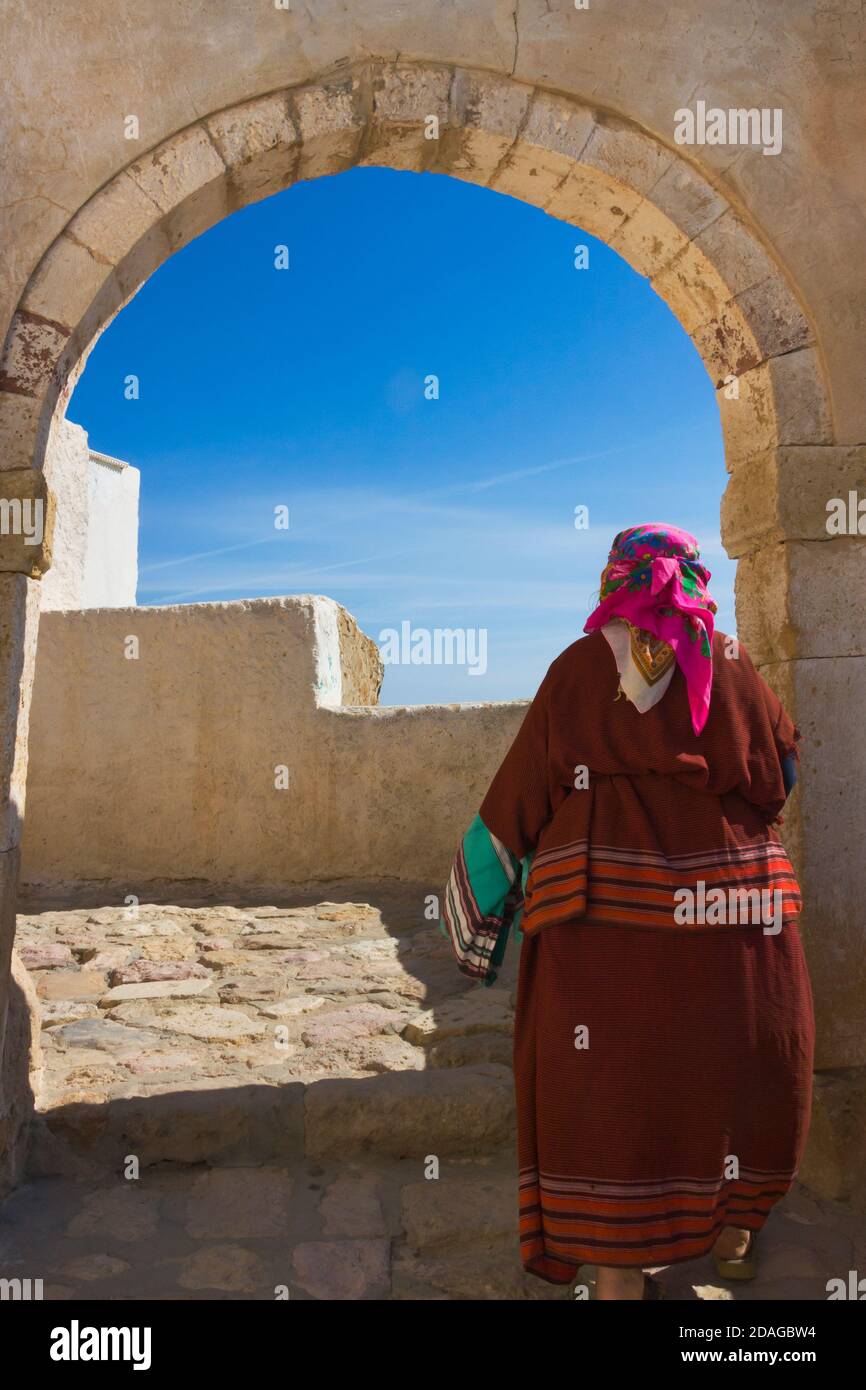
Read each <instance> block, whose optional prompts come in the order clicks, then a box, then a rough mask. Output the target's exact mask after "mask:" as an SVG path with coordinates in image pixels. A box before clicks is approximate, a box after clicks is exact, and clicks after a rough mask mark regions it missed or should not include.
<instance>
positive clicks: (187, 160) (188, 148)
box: [129, 126, 226, 212]
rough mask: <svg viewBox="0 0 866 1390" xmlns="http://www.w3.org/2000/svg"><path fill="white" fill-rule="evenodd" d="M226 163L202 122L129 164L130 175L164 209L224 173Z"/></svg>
mask: <svg viewBox="0 0 866 1390" xmlns="http://www.w3.org/2000/svg"><path fill="white" fill-rule="evenodd" d="M225 172H226V170H225V165H224V163H223V161H222V159H221V158H220V156H219V155H218V154H217V151H216V149H215V148H214V145H213V141H211V140H210V139H209V138H208V135H207V132H206V131H205V130H204V129H203V128H202V127H201V126H192V127H191V128H190V129H188V130H182V131H181V132H180V134H178V135H174V136H172V138H171V139H170V140H166V142H165V144H163V145H160V146H159V148H158V149H155V150H152V151H151V152H150V153H149V154H146V155H143V156H142V158H141V159H137V160H136V161H135V163H134V164H131V165H130V166H129V175H130V178H132V179H133V180H134V182H135V183H136V184H137V185H138V187H139V188H140V189H141V190H142V192H144V193H146V194H147V196H148V198H150V200H151V201H152V202H153V203H155V204H156V206H157V207H158V208H159V209H160V211H161V212H171V211H172V210H173V209H174V208H176V207H178V206H180V204H181V203H183V202H185V201H186V199H187V198H191V197H192V196H193V194H196V193H199V192H200V191H201V190H202V189H204V188H207V186H208V185H209V184H211V183H213V182H215V181H219V180H222V179H223V178H224V177H225Z"/></svg>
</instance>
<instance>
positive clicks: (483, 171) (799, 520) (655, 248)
mask: <svg viewBox="0 0 866 1390" xmlns="http://www.w3.org/2000/svg"><path fill="white" fill-rule="evenodd" d="M357 164H361V165H363V164H371V165H386V166H390V167H393V168H398V169H409V170H418V171H424V170H426V171H431V172H438V173H444V174H450V175H453V176H455V177H458V178H465V179H469V180H472V181H474V182H477V183H480V184H483V185H485V186H487V187H489V188H491V189H494V190H496V191H500V192H503V193H506V194H510V195H512V196H514V197H518V198H521V199H523V200H525V201H527V202H530V203H533V204H535V205H536V206H539V207H541V208H543V209H544V210H545V211H547V212H549V213H550V214H551V215H552V216H555V217H558V218H561V219H563V220H565V221H568V222H573V223H575V224H576V225H579V226H580V227H582V228H583V229H585V230H586V231H587V232H589V233H590V234H592V235H595V236H597V237H599V238H601V239H602V240H604V241H605V242H606V243H608V244H609V245H610V246H611V247H612V248H613V249H614V250H616V251H617V252H619V253H620V254H621V255H622V256H623V257H624V258H625V259H626V260H627V261H628V262H629V263H630V264H631V265H632V266H633V267H634V268H635V269H636V270H637V271H638V272H639V273H641V274H642V275H645V276H647V277H649V278H650V280H651V283H652V285H653V287H654V288H655V289H656V291H657V292H658V293H659V295H661V297H662V298H664V299H665V301H666V302H667V303H668V305H669V306H670V307H671V309H672V311H673V312H674V313H675V314H676V316H677V317H678V318H679V320H680V322H681V323H682V324H683V326H684V328H685V329H686V331H687V332H688V333H689V335H690V337H691V338H692V340H693V342H694V343H695V346H696V348H697V350H698V352H699V353H700V355H701V357H702V359H703V361H704V363H705V365H706V367H707V370H708V372H709V373H710V376H711V378H712V379H713V382H714V385H715V387H716V390H717V395H718V400H719V407H720V413H721V419H722V426H723V432H724V439H725V451H726V459H727V466H728V469H729V471H730V474H731V479H730V482H729V485H728V489H727V491H726V493H725V497H724V500H723V507H722V515H723V538H724V541H725V544H726V546H727V548H728V551H729V553H730V554H731V555H732V556H735V557H738V558H739V559H740V568H739V573H738V582H737V601H738V615H739V623H740V631H741V633H742V635H743V637H744V640H745V641H746V643H747V644H748V646H749V647H750V649H751V651H752V653H753V655H754V656H755V659H756V660H757V661H758V663H759V664H761V665H762V666H763V667H764V668H765V670H766V672H767V674H768V677H769V679H771V681H773V682H774V683H776V684H777V685H778V686H779V687H780V689H781V693H783V695H784V697H785V698H786V700H787V702H788V703H789V705H791V706H792V707H793V708H794V709H795V712H796V714H797V717H798V720H799V722H800V723H801V724H803V723H804V722H807V720H808V717H809V716H810V714H811V713H812V712H813V710H815V709H816V707H817V705H818V704H819V703H820V701H821V698H822V696H821V694H820V692H818V691H817V689H816V690H814V691H812V692H810V689H809V683H808V681H807V680H806V678H805V677H804V678H803V679H800V673H799V671H798V670H797V669H796V662H795V660H794V658H797V657H800V656H809V657H811V656H819V657H824V656H829V655H837V654H845V650H846V646H845V644H846V629H845V626H844V622H843V621H842V620H839V621H836V622H835V625H834V620H833V616H832V612H831V613H830V620H829V622H828V621H827V620H824V621H819V618H821V617H822V616H823V614H824V612H825V611H830V610H831V609H832V604H831V603H830V602H829V597H830V594H831V592H832V590H833V588H834V586H835V585H836V584H837V582H839V581H840V579H841V580H844V578H845V576H846V575H847V574H848V573H849V567H850V566H851V565H852V564H854V563H855V557H854V555H853V553H852V548H851V547H849V546H846V545H845V544H844V543H842V544H841V545H835V546H831V545H829V544H825V545H823V546H821V547H820V554H819V553H818V552H819V548H818V547H816V546H812V547H811V548H810V547H809V544H808V543H809V542H814V541H818V540H823V541H825V542H826V540H827V536H826V531H825V529H824V521H825V516H826V513H825V510H824V500H825V498H826V497H827V496H828V495H835V494H836V493H837V492H838V491H839V490H840V489H841V493H840V495H844V493H845V489H847V487H848V486H849V484H850V485H851V486H853V485H854V481H855V478H856V468H857V457H856V455H855V451H854V450H853V449H842V448H838V449H837V448H833V447H832V443H833V429H832V422H831V414H830V407H829V401H828V393H827V390H826V388H825V380H824V372H823V369H822V363H821V359H820V353H819V351H818V348H817V347H816V343H815V336H814V333H813V330H812V327H811V325H810V321H809V318H808V315H807V313H806V311H805V309H804V307H803V306H802V305H801V304H800V302H799V300H798V298H797V295H796V294H795V293H794V290H793V288H792V286H791V285H790V284H789V282H788V280H787V278H786V275H785V273H784V271H783V270H782V268H781V267H780V266H779V265H778V264H777V263H776V261H775V260H774V259H773V257H772V256H771V255H770V254H769V253H768V251H767V250H766V249H765V247H764V246H763V245H762V243H761V240H760V239H759V237H758V236H757V234H756V233H755V231H754V230H753V229H752V228H751V227H750V225H749V223H748V220H747V218H746V217H745V215H744V214H743V212H742V210H741V209H739V208H736V207H734V206H732V204H731V203H730V202H729V201H728V200H727V199H726V198H725V197H724V196H723V195H722V194H721V193H720V191H719V190H718V188H717V187H715V186H714V185H713V184H711V183H710V182H708V181H707V180H706V179H705V178H704V177H703V175H702V174H701V173H700V172H699V171H698V169H697V168H696V167H695V166H694V165H693V164H692V163H690V162H688V161H686V160H685V159H683V158H682V157H680V156H679V155H677V154H676V153H675V152H674V151H673V150H672V149H671V148H669V147H667V146H666V145H664V144H662V143H661V142H659V141H658V140H657V139H655V138H653V137H651V136H650V135H648V134H647V133H645V132H644V131H642V130H641V129H639V128H638V127H637V126H635V125H634V124H631V123H629V122H627V121H625V120H623V119H621V118H620V117H618V116H616V115H614V114H612V113H609V112H607V111H603V110H596V109H593V108H591V107H589V106H586V105H582V104H580V103H579V102H576V101H574V100H572V99H570V98H566V97H564V96H560V95H557V94H555V93H552V92H549V91H546V90H543V89H541V88H539V87H532V86H529V85H526V84H524V83H521V82H517V81H515V80H513V79H511V78H508V77H501V76H496V75H493V74H490V73H487V72H481V71H477V70H473V69H468V68H455V67H452V66H448V65H444V64H442V65H440V64H418V63H405V64H403V63H387V62H378V61H371V62H367V63H363V64H359V65H355V66H352V67H347V68H345V69H342V70H341V71H340V72H339V74H338V75H337V76H334V77H332V78H330V79H328V80H325V81H322V82H316V83H311V84H304V85H299V86H294V87H290V88H287V89H285V90H281V91H276V92H272V93H271V94H269V95H266V96H261V97H257V98H256V99H254V100H252V101H249V102H245V103H243V104H241V105H236V106H232V107H230V108H227V109H224V110H221V111H217V112H215V113H214V114H212V115H210V116H207V117H205V118H203V119H201V120H199V121H197V122H195V123H194V124H192V125H189V126H187V127H186V128H184V129H182V130H180V131H178V132H177V133H176V134H175V135H173V136H172V137H171V138H169V139H168V140H166V141H165V142H164V143H163V144H161V145H159V146H158V147H157V148H156V149H154V150H152V151H150V152H149V153H147V154H145V155H144V156H142V157H141V158H139V159H136V160H135V161H133V162H132V163H130V164H129V165H128V166H127V167H126V168H125V169H123V170H122V171H121V172H120V173H118V174H117V175H116V176H115V177H113V178H112V179H111V180H110V181H109V182H108V183H106V184H105V185H104V186H103V187H102V188H101V189H100V190H99V191H98V192H96V193H95V194H93V196H92V197H91V198H90V199H89V200H88V201H87V202H86V203H85V204H84V205H83V206H82V207H81V208H80V209H79V210H78V211H77V212H76V213H75V215H74V216H73V217H72V218H71V220H70V221H69V223H68V224H67V226H66V227H65V228H64V229H63V230H62V231H61V233H60V234H59V235H58V236H57V238H56V239H55V241H54V242H53V244H52V245H51V246H50V247H49V249H48V251H47V252H46V253H45V255H44V256H43V258H42V260H41V262H40V264H39V265H38V266H37V268H36V270H35V271H34V273H33V275H32V276H31V278H30V280H29V282H28V284H27V286H26V288H25V290H24V293H23V295H22V296H21V299H20V302H19V304H18V308H17V311H16V313H15V315H14V318H13V320H12V324H11V327H10V330H9V334H8V337H7V340H6V345H5V349H4V354H3V359H2V364H0V419H2V421H3V422H4V425H5V432H6V437H7V438H8V439H9V441H10V445H9V447H10V450H11V451H12V452H11V453H9V454H7V457H6V460H5V464H6V469H7V471H6V475H5V485H6V487H7V490H9V489H14V490H15V492H16V494H18V495H21V496H28V495H29V496H32V495H36V494H38V495H40V496H44V495H45V492H44V481H43V479H42V476H41V467H42V463H43V460H44V457H45V451H46V448H47V445H48V442H49V438H50V434H51V428H52V423H53V421H55V420H56V419H57V418H59V416H61V415H62V413H63V410H64V408H65V405H66V402H67V400H68V397H69V394H70V392H71V390H72V387H73V385H74V383H75V380H76V378H77V375H78V373H79V372H80V370H81V368H82V366H83V364H84V362H85V360H86V357H87V354H88V352H89V350H90V348H91V346H92V344H93V343H94V341H95V340H96V338H97V337H98V335H99V333H100V332H101V331H102V330H103V329H104V328H105V326H106V325H107V324H108V323H109V322H110V321H111V319H112V318H113V317H114V315H115V314H116V313H117V312H118V311H119V309H120V308H121V307H122V306H123V305H124V303H126V302H127V301H128V299H129V298H130V297H131V296H132V295H133V294H134V293H135V292H136V290H137V289H138V288H139V286H140V285H141V284H142V283H143V282H144V281H145V280H146V279H147V277H148V276H149V275H150V274H151V273H152V272H153V271H154V270H155V269H156V268H157V266H159V265H160V264H161V263H162V262H163V261H164V260H166V259H167V257H168V256H170V255H171V254H172V253H173V252H174V251H176V250H177V249H179V248H180V247H181V246H183V245H185V244H186V243H187V242H189V241H190V240H191V239H193V238H194V237H195V236H197V235H199V234H200V233H201V232H203V231H204V230H206V229H207V228H208V227H210V226H212V225H213V224H214V223H216V222H217V221H219V220H220V219H221V218H223V217H225V216H227V215H229V214H230V213H231V212H233V211H235V210H236V209H238V208H240V207H242V206H244V205H245V204H247V203H250V202H254V201H257V200H258V199H261V198H263V197H266V196H268V195H269V194H271V193H275V192H277V191H280V190H281V189H284V188H286V187H288V186H289V185H290V184H291V183H293V182H294V181H296V180H298V179H306V178H313V177H317V176H319V175H325V174H333V173H336V172H339V171H341V170H344V169H347V168H349V167H352V166H353V165H357ZM828 489H829V491H828ZM11 539H12V538H6V540H5V541H4V544H6V545H8V543H9V541H10V540H11ZM49 563H50V528H49V531H48V532H47V539H46V545H45V547H44V548H43V553H41V554H39V555H37V556H36V558H35V559H34V558H33V553H32V552H29V553H27V554H24V553H23V551H22V550H20V549H19V550H18V551H17V552H14V553H13V551H12V550H11V549H9V550H8V556H7V558H6V560H5V563H4V565H3V569H4V570H5V571H7V572H6V573H4V574H3V575H2V577H0V583H2V586H3V589H4V591H5V595H4V596H5V602H6V614H7V617H6V624H7V632H8V634H9V641H8V643H7V648H8V651H7V655H6V658H5V660H6V671H5V673H4V677H5V681H6V684H7V689H8V690H9V692H10V701H9V706H8V708H9V711H10V724H9V726H8V727H7V732H6V736H5V741H4V744H3V748H4V757H5V767H4V769H3V773H4V776H5V777H6V779H7V783H8V786H9V788H10V791H9V795H8V801H7V824H6V840H5V842H4V843H5V844H6V847H7V848H8V849H9V850H10V854H9V855H7V856H4V866H5V869H6V878H7V882H6V889H5V892H4V908H3V911H4V919H5V922H6V931H5V933H4V934H5V936H6V938H7V939H8V940H9V941H11V931H12V922H13V921H14V893H15V882H16V874H17V859H16V855H15V852H14V851H15V847H16V846H17V844H18V840H19V836H20V824H19V822H20V819H21V816H22V814H23V805H24V781H25V778H26V761H27V760H26V736H27V713H28V698H29V685H30V680H31V678H32V664H33V651H34V647H35V632H36V621H37V616H38V593H37V589H38V586H37V585H35V584H33V583H32V582H31V581H32V579H33V578H37V577H38V575H39V574H40V573H41V572H44V570H45V569H46V568H47V566H48V564H49ZM818 630H820V637H819V639H818V640H817V644H816V642H815V641H814V640H811V639H810V640H809V641H807V640H806V634H807V633H810V632H813V631H818ZM822 643H823V644H824V645H825V646H826V647H827V649H826V650H825V649H823V647H822V645H821V644H822ZM13 694H14V698H13ZM16 731H17V737H16V736H15V735H16ZM811 795H813V796H816V799H815V800H814V802H813V805H814V807H815V808H816V809H815V810H814V811H813V812H812V817H811V820H812V826H813V827H814V828H815V835H816V840H815V844H814V847H812V848H811V849H809V850H808V852H807V849H806V847H805V846H804V842H803V824H804V817H803V815H802V814H796V815H795V816H794V817H792V822H791V825H790V827H789V838H790V839H791V841H792V847H793V849H794V851H795V853H796V854H797V855H798V857H799V860H800V868H801V872H803V873H804V874H805V875H806V887H807V891H808V890H809V889H810V887H811V888H813V889H814V886H818V887H819V888H820V887H822V886H823V884H824V882H825V881H826V878H827V875H828V874H832V869H831V867H830V866H829V864H828V863H826V862H825V861H824V858H823V855H824V854H826V852H827V842H826V841H822V838H821V833H822V826H821V825H820V824H819V822H821V819H822V814H823V813H822V805H823V803H822V802H821V799H820V795H821V793H820V776H819V783H818V792H817V794H816V793H811ZM806 809H807V811H808V808H806ZM810 833H811V832H810ZM823 833H824V834H825V835H826V830H824V831H823ZM810 875H811V877H810ZM843 908H844V905H843V904H839V905H834V907H833V908H832V910H831V913H830V916H831V919H832V920H833V922H834V924H835V920H836V917H837V916H839V917H841V916H842V915H843ZM845 930H846V931H847V937H845V938H844V944H845V949H846V954H847V955H848V956H849V958H850V961H851V970H852V979H854V978H856V975H857V971H858V970H862V964H858V965H857V967H856V970H855V966H854V962H855V961H856V962H859V961H860V960H861V953H860V950H859V945H858V941H857V935H856V931H855V930H854V929H853V928H852V927H851V925H850V923H845ZM813 960H815V953H814V952H813ZM815 967H816V968H815V978H816V984H817V987H818V990H819V991H821V990H823V992H824V996H825V997H824V1006H825V1015H826V1016H825V1019H824V1021H823V1022H824V1038H825V1047H826V1049H827V1055H828V1056H830V1057H832V1059H833V1060H832V1061H830V1062H827V1063H826V1065H837V1066H838V1065H852V1064H854V1063H855V1062H856V1063H859V1062H862V1061H864V1060H866V1039H864V1038H863V1037H862V1035H861V1032H860V1030H859V1029H858V1028H857V1027H856V1025H855V1023H854V1018H855V1017H856V1012H855V1008H854V1005H855V1000H856V985H852V990H853V993H852V995H851V1008H850V1009H847V1010H846V1009H843V1010H842V1015H841V1016H840V1011H839V1007H838V983H837V980H836V976H837V974H838V970H839V957H838V955H835V956H834V957H833V960H832V963H831V956H830V952H829V951H828V952H827V953H826V954H825V955H823V956H822V955H821V954H820V953H819V955H818V959H817V960H815ZM831 1001H833V1002H832V1007H831Z"/></svg>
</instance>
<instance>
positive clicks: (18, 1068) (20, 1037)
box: [0, 852, 42, 1198]
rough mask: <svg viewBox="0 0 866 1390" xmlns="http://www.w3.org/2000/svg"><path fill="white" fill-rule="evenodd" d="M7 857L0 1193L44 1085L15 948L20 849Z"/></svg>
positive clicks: (17, 1161) (1, 931) (0, 1017)
mask: <svg viewBox="0 0 866 1390" xmlns="http://www.w3.org/2000/svg"><path fill="white" fill-rule="evenodd" d="M2 859H3V860H4V861H6V862H5V863H4V864H3V865H2V867H0V875H2V877H0V892H3V893H4V894H5V895H6V897H5V903H3V904H2V905H0V912H2V914H3V917H4V918H5V919H6V920H5V923H4V922H0V991H2V992H0V1000H2V1003H0V1039H2V1043H0V1047H2V1055H0V1198H2V1197H5V1196H6V1194H7V1193H8V1192H9V1191H11V1189H12V1188H13V1187H15V1186H16V1184H17V1183H18V1182H19V1181H20V1179H21V1176H22V1174H23V1171H24V1165H25V1160H26V1155H27V1144H28V1137H29V1131H30V1121H31V1117H32V1115H33V1110H34V1107H35V1105H36V1104H37V1102H38V1100H39V1092H40V1088H41V1084H42V1043H41V1039H40V1022H41V1020H40V1010H39V1001H38V999H37V998H36V991H35V989H34V987H33V982H32V980H31V978H30V976H29V975H28V973H27V970H26V969H25V968H24V966H23V965H22V964H21V962H20V960H19V959H18V957H17V956H16V955H15V953H14V952H11V945H12V924H13V923H14V912H15V907H14V889H15V883H14V881H11V882H10V879H11V878H12V877H13V876H14V875H16V874H17V852H12V854H11V856H10V855H9V854H4V855H3V856H2ZM13 861H14V862H13ZM10 904H11V907H10ZM10 919H11V920H10ZM10 952H11V960H10Z"/></svg>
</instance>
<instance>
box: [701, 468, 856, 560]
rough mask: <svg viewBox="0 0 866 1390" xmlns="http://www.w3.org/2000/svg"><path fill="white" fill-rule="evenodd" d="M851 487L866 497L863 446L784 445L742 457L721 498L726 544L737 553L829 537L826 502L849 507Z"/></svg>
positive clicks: (728, 548)
mask: <svg viewBox="0 0 866 1390" xmlns="http://www.w3.org/2000/svg"><path fill="white" fill-rule="evenodd" d="M852 491H853V492H855V493H856V494H857V496H858V497H859V498H861V499H863V500H864V501H866V446H864V447H860V448H849V449H839V448H832V447H829V446H821V445H804V446H802V447H795V448H791V447H787V448H784V449H775V450H771V451H769V452H768V453H766V454H760V455H758V456H757V457H756V458H753V459H749V460H748V461H746V462H742V463H740V465H739V466H737V467H735V469H734V472H733V474H732V476H731V478H730V481H729V482H728V486H727V489H726V491H725V494H724V497H723V498H722V540H723V542H724V545H725V549H726V550H727V552H728V554H729V555H730V556H732V557H733V558H735V559H736V558H739V557H740V556H741V555H745V554H747V553H748V552H749V551H751V550H756V549H758V548H759V547H760V546H762V545H768V544H773V543H776V542H778V541H782V540H785V539H789V540H813V541H823V540H827V539H829V538H830V535H831V533H830V532H829V531H828V530H827V520H828V510H827V504H828V502H829V501H830V500H831V499H834V498H838V499H841V500H842V501H843V502H845V504H846V507H847V503H848V496H849V492H852ZM864 530H866V517H864ZM864 543H866V536H864Z"/></svg>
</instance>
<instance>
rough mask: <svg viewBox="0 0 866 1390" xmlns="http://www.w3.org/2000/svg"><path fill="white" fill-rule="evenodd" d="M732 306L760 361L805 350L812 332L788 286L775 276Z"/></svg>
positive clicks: (740, 296)
mask: <svg viewBox="0 0 866 1390" xmlns="http://www.w3.org/2000/svg"><path fill="white" fill-rule="evenodd" d="M734 303H735V304H736V307H737V309H738V310H739V312H740V313H741V314H742V316H743V318H744V319H745V321H746V323H747V324H748V326H749V331H750V333H751V334H752V337H753V338H754V340H755V342H756V343H757V344H758V348H759V349H760V352H761V356H762V357H778V356H780V354H782V353H787V352H793V351H794V350H795V349H796V348H802V347H808V345H809V343H810V342H811V341H812V332H811V329H810V328H809V325H808V323H807V322H806V319H805V316H804V314H803V312H802V310H801V309H800V306H799V305H798V303H797V301H796V299H795V298H794V296H793V294H792V293H791V291H790V290H789V289H788V286H787V285H786V284H785V282H784V280H783V279H782V277H781V276H780V275H779V274H778V273H775V274H773V275H771V276H770V277H769V278H768V279H766V280H762V281H761V282H760V284H757V285H753V286H752V287H751V289H748V290H743V292H742V294H738V295H737V297H736V299H735V301H734Z"/></svg>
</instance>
